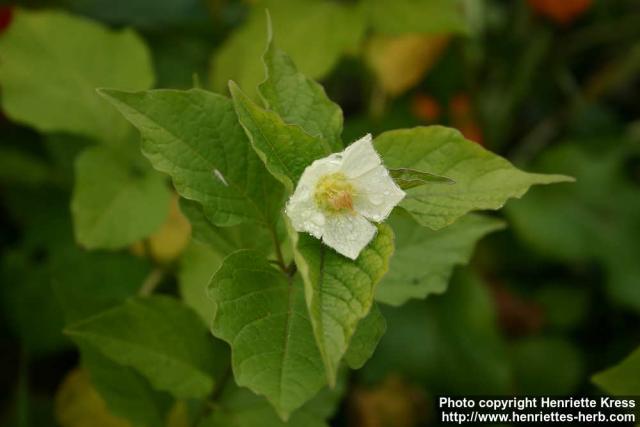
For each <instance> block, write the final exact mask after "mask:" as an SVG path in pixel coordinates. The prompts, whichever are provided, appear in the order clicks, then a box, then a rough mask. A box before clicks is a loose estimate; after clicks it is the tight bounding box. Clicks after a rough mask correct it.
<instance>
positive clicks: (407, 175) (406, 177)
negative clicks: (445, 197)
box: [389, 168, 456, 190]
mask: <svg viewBox="0 0 640 427" xmlns="http://www.w3.org/2000/svg"><path fill="white" fill-rule="evenodd" d="M389 175H391V178H393V180H394V181H395V182H396V184H398V186H399V187H400V188H402V189H403V190H408V189H409V188H415V187H420V186H421V185H425V184H429V183H434V184H438V183H440V184H455V183H456V182H455V181H454V180H452V179H450V178H447V177H444V176H438V175H434V174H432V173H427V172H420V171H417V170H415V169H407V168H398V169H390V170H389Z"/></svg>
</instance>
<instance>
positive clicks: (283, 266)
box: [269, 225, 287, 273]
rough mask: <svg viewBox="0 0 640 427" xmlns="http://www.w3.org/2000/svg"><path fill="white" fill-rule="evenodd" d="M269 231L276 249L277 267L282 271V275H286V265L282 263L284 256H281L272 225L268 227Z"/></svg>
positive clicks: (278, 240) (275, 232)
mask: <svg viewBox="0 0 640 427" xmlns="http://www.w3.org/2000/svg"><path fill="white" fill-rule="evenodd" d="M269 231H270V232H271V237H272V238H273V244H274V246H275V247H276V257H277V258H278V260H277V264H278V267H280V270H282V271H283V272H284V273H287V265H286V264H285V262H284V256H282V249H281V248H280V239H279V238H278V232H277V231H276V228H275V227H274V226H273V225H272V226H270V227H269Z"/></svg>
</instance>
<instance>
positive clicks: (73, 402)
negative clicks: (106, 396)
mask: <svg viewBox="0 0 640 427" xmlns="http://www.w3.org/2000/svg"><path fill="white" fill-rule="evenodd" d="M55 416H56V420H57V421H58V423H59V424H60V425H61V426H62V427H88V426H91V427H132V426H131V424H130V423H129V422H128V421H126V420H124V419H122V418H118V417H116V416H114V415H112V414H110V413H109V411H108V409H107V406H106V404H105V402H104V400H103V399H102V397H100V395H99V394H98V392H97V391H96V390H95V389H94V388H93V385H91V381H90V379H89V375H88V374H87V372H86V371H84V370H82V369H80V368H76V369H74V370H72V371H71V372H69V374H67V376H66V377H65V379H64V380H63V381H62V384H61V385H60V387H59V388H58V392H57V393H56V397H55Z"/></svg>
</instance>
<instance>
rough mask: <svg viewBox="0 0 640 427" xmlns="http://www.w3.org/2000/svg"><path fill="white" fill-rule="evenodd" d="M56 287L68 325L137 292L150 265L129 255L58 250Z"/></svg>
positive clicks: (54, 264)
mask: <svg viewBox="0 0 640 427" xmlns="http://www.w3.org/2000/svg"><path fill="white" fill-rule="evenodd" d="M51 270H52V271H51V278H52V281H53V290H54V292H55V294H56V297H57V299H58V301H59V302H60V306H61V307H62V310H63V312H64V317H65V321H66V323H67V324H72V323H75V322H78V321H80V320H84V319H87V318H89V317H92V316H94V315H95V314H97V313H100V312H102V311H105V310H107V309H110V308H113V307H115V306H117V305H120V304H122V303H123V302H124V301H125V300H126V299H127V298H129V297H130V296H133V295H135V294H136V293H137V292H138V290H139V289H140V287H141V286H142V282H143V281H144V279H145V277H146V276H147V274H148V273H149V271H150V268H149V265H148V264H147V263H146V262H145V261H143V260H141V259H138V258H134V257H132V256H130V255H126V254H111V253H90V252H85V251H81V250H80V249H77V248H70V249H69V250H66V251H59V252H58V253H56V254H55V256H54V259H53V260H52V268H51Z"/></svg>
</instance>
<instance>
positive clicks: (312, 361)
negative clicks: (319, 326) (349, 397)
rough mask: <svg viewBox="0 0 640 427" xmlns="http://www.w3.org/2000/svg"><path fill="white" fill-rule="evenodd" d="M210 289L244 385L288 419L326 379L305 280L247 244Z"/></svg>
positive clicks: (218, 328)
mask: <svg viewBox="0 0 640 427" xmlns="http://www.w3.org/2000/svg"><path fill="white" fill-rule="evenodd" d="M209 295H210V297H211V299H212V300H213V301H214V304H215V314H214V321H213V326H212V331H213V333H214V335H215V336H217V337H219V338H221V339H223V340H225V341H227V342H228V343H229V344H230V345H231V349H232V364H233V372H234V376H235V379H236V382H237V383H238V385H240V386H245V387H249V388H250V389H251V390H253V391H254V392H256V393H258V394H261V395H264V396H265V397H266V398H267V399H268V400H269V401H270V402H271V403H272V404H273V406H274V407H275V409H276V411H277V412H278V414H280V416H281V417H282V418H284V419H286V418H287V417H288V416H289V414H290V413H291V412H292V411H294V410H295V409H297V408H299V407H300V406H301V405H302V404H304V403H305V402H306V401H307V400H309V399H310V398H311V397H313V396H314V395H315V394H316V393H317V392H318V390H320V388H321V387H322V386H323V385H324V384H325V376H324V370H323V367H322V360H321V358H320V354H319V352H318V349H317V347H316V344H315V341H314V338H313V331H312V328H311V323H310V321H309V316H308V313H307V309H306V306H305V301H304V292H303V288H302V283H301V282H300V281H299V280H294V279H291V278H287V276H285V275H284V274H282V273H281V272H279V271H278V270H276V269H275V268H274V267H273V266H271V265H270V264H269V263H268V262H267V260H266V259H265V258H264V257H263V256H262V255H260V254H259V253H257V252H255V251H250V250H241V251H238V252H235V253H233V254H231V255H230V256H229V257H227V258H226V259H225V260H224V263H223V264H222V267H220V269H219V270H218V272H217V273H216V274H215V276H214V277H213V279H212V281H211V285H210V287H209Z"/></svg>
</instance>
